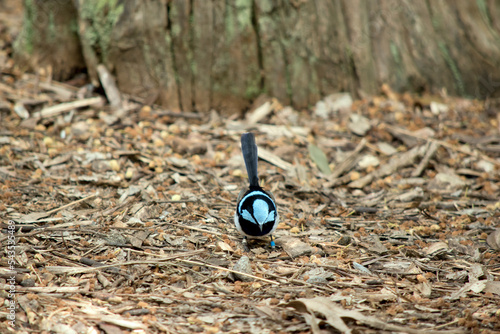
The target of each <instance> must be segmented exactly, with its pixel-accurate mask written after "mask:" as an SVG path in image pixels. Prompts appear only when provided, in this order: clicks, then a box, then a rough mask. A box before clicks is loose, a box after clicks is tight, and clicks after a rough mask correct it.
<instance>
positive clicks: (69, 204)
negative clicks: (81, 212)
mask: <svg viewBox="0 0 500 334" xmlns="http://www.w3.org/2000/svg"><path fill="white" fill-rule="evenodd" d="M96 196H97V195H96V194H92V195H90V196H87V197H85V198H82V199H79V200H77V201H74V202H71V203H68V204H66V205H63V206H61V207H59V208H56V209H52V210H50V211H47V215H51V214H53V213H56V212H57V211H61V210H63V209H66V208H68V207H70V206H73V205H75V204H78V203H81V202H85V201H86V200H88V199H91V198H94V197H96Z"/></svg>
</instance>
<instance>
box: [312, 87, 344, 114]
mask: <svg viewBox="0 0 500 334" xmlns="http://www.w3.org/2000/svg"><path fill="white" fill-rule="evenodd" d="M351 106H352V97H351V94H349V93H335V94H331V95H328V96H327V97H325V98H324V99H323V100H321V101H318V102H317V103H316V108H315V109H314V113H315V114H316V116H319V117H322V118H328V116H329V115H330V113H332V112H336V111H339V110H341V109H349V108H351Z"/></svg>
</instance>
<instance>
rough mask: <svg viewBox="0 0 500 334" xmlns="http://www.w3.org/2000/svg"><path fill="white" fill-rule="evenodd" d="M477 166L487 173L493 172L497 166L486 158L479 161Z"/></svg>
mask: <svg viewBox="0 0 500 334" xmlns="http://www.w3.org/2000/svg"><path fill="white" fill-rule="evenodd" d="M477 168H479V169H481V170H483V171H485V172H486V173H492V172H493V171H494V170H495V166H494V165H493V164H492V163H491V162H489V161H486V160H481V161H479V162H478V163H477Z"/></svg>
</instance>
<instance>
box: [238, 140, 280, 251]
mask: <svg viewBox="0 0 500 334" xmlns="http://www.w3.org/2000/svg"><path fill="white" fill-rule="evenodd" d="M241 150H242V152H243V159H244V160H245V166H246V168H247V173H248V181H249V183H250V186H249V187H248V189H243V190H242V191H241V192H240V194H239V196H238V204H237V205H236V213H235V214H234V224H235V225H236V229H237V230H238V231H239V232H240V233H241V234H242V235H243V236H244V245H245V248H248V246H247V245H246V239H247V237H248V238H262V237H266V236H271V247H273V248H274V246H275V244H274V240H273V237H272V233H273V232H274V230H275V229H276V227H277V226H278V223H279V215H278V210H277V209H276V202H275V200H274V196H273V195H272V194H271V193H270V192H269V191H265V190H264V189H262V187H261V186H260V185H259V177H258V174H257V161H258V156H257V145H256V144H255V138H254V135H253V133H244V134H243V135H242V136H241Z"/></svg>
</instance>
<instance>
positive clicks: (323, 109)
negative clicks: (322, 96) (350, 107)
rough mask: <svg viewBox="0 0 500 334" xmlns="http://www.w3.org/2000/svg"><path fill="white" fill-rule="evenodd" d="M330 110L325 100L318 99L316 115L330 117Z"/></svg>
mask: <svg viewBox="0 0 500 334" xmlns="http://www.w3.org/2000/svg"><path fill="white" fill-rule="evenodd" d="M329 111H330V110H329V109H328V106H327V105H326V103H325V102H324V101H318V102H317V103H316V108H315V109H314V113H315V114H316V116H319V117H322V118H328V114H329Z"/></svg>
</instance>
